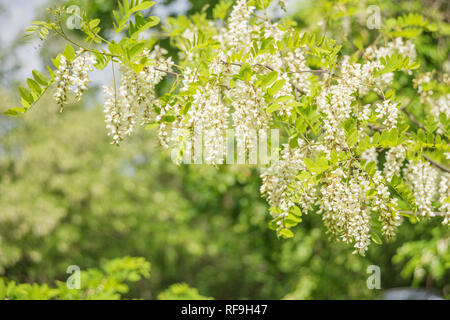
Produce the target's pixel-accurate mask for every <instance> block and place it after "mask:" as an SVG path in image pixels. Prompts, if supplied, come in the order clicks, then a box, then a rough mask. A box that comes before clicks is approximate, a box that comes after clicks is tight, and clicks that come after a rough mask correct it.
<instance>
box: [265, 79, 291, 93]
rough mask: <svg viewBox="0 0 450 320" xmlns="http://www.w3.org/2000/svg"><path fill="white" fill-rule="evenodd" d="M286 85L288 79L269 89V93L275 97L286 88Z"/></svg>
mask: <svg viewBox="0 0 450 320" xmlns="http://www.w3.org/2000/svg"><path fill="white" fill-rule="evenodd" d="M285 84H286V79H281V80H278V81H277V82H275V83H274V84H273V85H272V86H271V87H270V88H269V89H267V93H268V94H269V95H270V96H272V97H273V96H274V95H276V94H277V93H278V92H279V91H280V90H281V89H282V88H283V87H284V85H285Z"/></svg>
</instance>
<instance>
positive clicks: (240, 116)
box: [232, 81, 269, 150]
mask: <svg viewBox="0 0 450 320" xmlns="http://www.w3.org/2000/svg"><path fill="white" fill-rule="evenodd" d="M232 96H233V102H232V107H233V114H232V118H233V123H234V126H235V130H236V141H237V146H238V149H240V150H247V149H254V148H255V147H256V141H255V139H254V136H255V133H257V132H259V131H260V130H267V129H268V128H269V116H268V115H267V114H266V111H265V109H266V107H267V103H266V101H265V99H264V91H263V90H262V89H260V88H257V87H255V86H252V85H250V84H249V83H247V82H242V81H241V82H238V83H237V84H236V86H235V87H234V88H233V90H232Z"/></svg>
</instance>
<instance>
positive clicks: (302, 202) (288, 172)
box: [261, 141, 316, 228]
mask: <svg viewBox="0 0 450 320" xmlns="http://www.w3.org/2000/svg"><path fill="white" fill-rule="evenodd" d="M299 142H300V143H299V144H301V143H302V142H301V141H299ZM304 158H305V155H304V153H303V151H302V150H301V147H297V148H294V149H293V148H290V147H289V145H283V149H282V151H281V157H280V159H278V161H276V162H275V163H273V164H272V165H271V166H270V167H269V168H267V169H266V170H265V171H264V172H263V173H262V175H261V178H262V181H263V183H262V185H261V194H262V195H263V196H264V197H265V198H266V199H267V201H268V202H269V204H270V206H272V207H276V208H279V209H280V210H281V214H280V217H282V218H283V219H284V218H287V216H288V215H289V212H290V210H291V208H292V207H294V206H295V205H296V204H298V205H299V206H300V207H301V208H302V209H303V210H304V211H305V213H307V212H308V211H309V210H311V209H312V206H313V205H314V202H315V201H316V197H315V195H314V193H315V190H314V186H313V185H312V184H310V183H308V181H307V180H305V181H299V180H297V179H296V176H297V175H298V174H299V173H300V172H301V171H304V170H306V167H305V164H304V163H303V159H304ZM282 223H283V222H282V220H280V223H279V226H280V228H281V227H283V226H282Z"/></svg>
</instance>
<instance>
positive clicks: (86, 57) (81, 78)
mask: <svg viewBox="0 0 450 320" xmlns="http://www.w3.org/2000/svg"><path fill="white" fill-rule="evenodd" d="M95 63H96V59H95V57H94V56H93V55H92V54H89V53H83V51H78V52H77V53H76V58H75V59H74V60H73V61H71V62H69V61H68V60H67V59H66V57H65V56H61V58H60V60H59V67H58V69H57V70H56V72H55V82H56V83H57V87H56V92H55V94H54V99H55V101H56V103H57V104H58V105H59V106H60V107H61V110H62V108H63V106H64V105H65V104H66V103H67V99H68V93H69V91H72V92H73V93H74V94H75V98H76V99H77V100H80V99H81V96H82V94H83V93H84V92H85V91H86V90H87V85H88V84H89V82H90V79H89V72H92V71H93V70H94V67H93V65H94V64H95Z"/></svg>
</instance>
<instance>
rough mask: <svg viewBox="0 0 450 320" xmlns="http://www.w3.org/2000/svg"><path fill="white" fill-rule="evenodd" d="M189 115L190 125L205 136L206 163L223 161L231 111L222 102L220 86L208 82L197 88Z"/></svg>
mask: <svg viewBox="0 0 450 320" xmlns="http://www.w3.org/2000/svg"><path fill="white" fill-rule="evenodd" d="M188 116H189V122H188V123H189V125H190V126H191V127H193V128H194V129H195V130H197V131H198V132H199V133H201V134H202V136H203V137H202V139H203V145H204V149H203V150H205V153H206V154H205V161H206V163H208V164H214V165H216V164H221V163H223V160H224V156H225V151H226V138H225V134H226V130H227V129H228V122H229V120H228V117H229V113H228V107H227V106H226V105H225V104H224V103H223V102H222V96H221V92H220V88H219V87H213V86H211V85H210V84H207V85H206V87H205V88H202V89H201V90H200V89H199V90H197V92H196V93H195V94H194V96H193V103H192V106H191V108H190V109H189V111H188Z"/></svg>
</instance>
